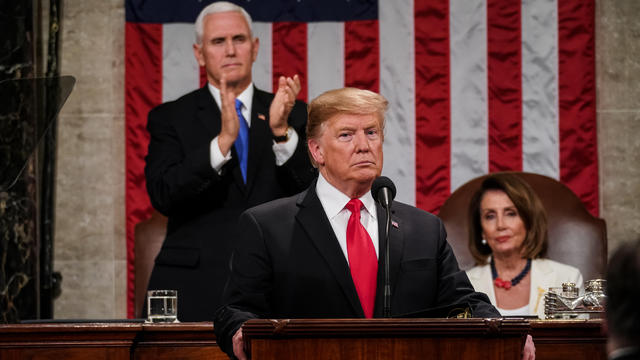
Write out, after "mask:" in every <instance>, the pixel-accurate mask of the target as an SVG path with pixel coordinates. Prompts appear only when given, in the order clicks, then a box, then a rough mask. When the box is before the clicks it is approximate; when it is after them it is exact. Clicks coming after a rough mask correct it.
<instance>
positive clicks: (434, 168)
mask: <svg viewBox="0 0 640 360" xmlns="http://www.w3.org/2000/svg"><path fill="white" fill-rule="evenodd" d="M414 16H415V23H414V29H415V76H416V79H415V93H416V154H415V158H416V206H418V207H420V208H422V209H424V210H427V211H431V212H437V211H438V209H439V208H440V205H442V204H443V203H444V201H445V200H446V199H447V197H448V196H449V193H450V182H451V178H450V176H451V175H450V167H451V161H450V154H449V152H450V148H451V144H450V139H449V134H450V131H449V130H450V128H449V126H450V122H451V114H450V111H449V106H450V100H449V75H450V69H449V4H448V2H446V1H440V0H416V2H415V3H414Z"/></svg>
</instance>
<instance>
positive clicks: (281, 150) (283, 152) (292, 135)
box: [272, 127, 299, 166]
mask: <svg viewBox="0 0 640 360" xmlns="http://www.w3.org/2000/svg"><path fill="white" fill-rule="evenodd" d="M287 136H289V140H287V141H285V142H283V143H277V142H275V141H274V142H273V146H272V149H273V153H274V154H275V155H276V165H277V166H282V165H283V164H284V163H286V162H287V161H288V160H289V159H290V158H291V157H292V156H293V153H295V152H296V148H297V147H298V139H299V138H298V133H297V132H296V131H295V130H294V129H293V128H292V127H289V128H288V129H287Z"/></svg>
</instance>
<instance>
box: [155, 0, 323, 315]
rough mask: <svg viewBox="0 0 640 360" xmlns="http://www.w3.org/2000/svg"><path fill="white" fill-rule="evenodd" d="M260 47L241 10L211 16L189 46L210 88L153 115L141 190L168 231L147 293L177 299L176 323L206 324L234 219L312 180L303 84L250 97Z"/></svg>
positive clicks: (230, 7)
mask: <svg viewBox="0 0 640 360" xmlns="http://www.w3.org/2000/svg"><path fill="white" fill-rule="evenodd" d="M258 45H259V41H258V39H257V38H254V37H253V35H252V32H251V18H250V16H249V15H248V14H247V13H246V11H244V9H242V8H241V7H239V6H237V5H234V4H231V3H228V2H217V3H213V4H211V5H209V6H207V7H206V8H204V9H203V10H202V12H201V13H200V15H199V16H198V19H197V20H196V43H195V44H194V45H193V50H194V55H195V57H196V59H197V61H198V63H199V64H200V65H201V66H204V67H205V69H206V73H207V81H208V83H207V85H206V86H204V87H203V88H201V89H199V90H196V91H193V92H191V93H189V94H186V95H184V96H182V97H181V98H179V99H178V100H176V101H171V102H168V103H165V104H162V105H160V106H158V107H156V108H155V109H153V110H152V111H151V112H149V119H148V125H147V128H148V130H149V133H150V135H151V140H150V143H149V152H148V155H147V158H146V168H145V175H146V180H147V189H148V192H149V196H150V198H151V203H152V204H153V206H154V207H155V208H156V209H157V210H158V211H160V212H161V213H163V214H165V215H167V216H168V225H167V235H166V239H165V241H164V243H163V245H162V249H161V250H160V253H159V254H158V256H157V258H156V260H155V266H154V269H153V272H152V274H151V278H150V281H149V286H148V288H149V289H176V290H178V298H179V300H178V318H179V319H180V320H181V321H200V320H208V321H210V320H212V318H213V313H214V311H215V309H216V308H217V307H218V305H219V300H220V296H221V293H222V289H223V287H224V283H225V281H226V278H227V274H228V269H229V266H228V263H229V259H230V256H231V251H232V244H233V243H234V242H235V240H236V232H235V229H236V227H235V225H236V224H237V220H238V217H239V215H240V213H241V212H242V211H243V210H245V209H247V208H249V207H251V206H255V205H258V204H261V203H264V202H266V201H270V200H273V199H276V198H279V197H283V196H290V195H292V194H295V193H297V192H299V191H301V190H302V189H304V188H306V187H307V186H308V185H309V183H310V182H311V181H312V180H313V178H314V177H315V172H314V169H313V167H312V166H311V163H310V162H309V159H308V156H307V154H306V141H305V134H304V129H305V124H306V107H305V104H304V103H302V102H297V101H296V100H295V98H296V95H297V94H298V92H299V91H300V81H299V79H298V77H297V76H294V77H293V78H284V77H281V78H280V79H279V87H278V90H277V92H276V94H275V95H274V94H270V93H267V92H264V91H261V90H259V89H257V88H255V87H254V85H253V83H252V80H251V68H252V64H253V62H254V61H255V59H256V56H257V53H258ZM247 143H248V145H247ZM247 148H248V149H247Z"/></svg>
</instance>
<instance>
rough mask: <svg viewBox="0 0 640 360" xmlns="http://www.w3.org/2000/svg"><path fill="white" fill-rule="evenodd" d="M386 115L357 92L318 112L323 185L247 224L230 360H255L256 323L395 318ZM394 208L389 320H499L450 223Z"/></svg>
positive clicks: (264, 208) (247, 218)
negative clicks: (460, 311)
mask: <svg viewBox="0 0 640 360" xmlns="http://www.w3.org/2000/svg"><path fill="white" fill-rule="evenodd" d="M386 108H387V100H386V99H385V98H384V97H382V96H381V95H379V94H376V93H373V92H371V91H367V90H359V89H354V88H345V89H338V90H332V91H328V92H325V93H324V94H322V95H320V96H319V97H317V98H316V99H315V100H313V101H312V102H311V104H310V105H309V112H308V122H307V139H308V140H307V145H308V151H309V154H310V156H311V160H312V162H313V164H314V165H315V166H316V167H317V168H318V169H319V172H320V175H319V176H318V179H317V180H316V181H315V182H314V183H312V185H311V186H310V187H309V188H308V189H307V190H306V191H304V192H302V193H300V194H298V195H295V196H292V197H289V198H283V199H279V200H275V201H272V202H269V203H266V204H263V205H260V206H257V207H254V208H251V209H249V210H247V211H246V212H244V213H243V215H242V216H241V217H240V223H239V229H240V237H239V239H238V243H237V245H236V249H235V251H234V253H233V256H232V261H231V264H230V266H231V273H230V276H229V279H228V281H227V285H226V288H225V291H224V295H223V299H222V301H221V303H222V304H224V305H223V306H222V307H221V308H220V309H219V310H218V311H217V313H216V317H215V322H214V324H215V332H216V336H217V337H218V343H219V345H220V347H221V348H222V349H223V350H224V351H225V352H227V353H228V354H229V355H230V356H234V355H235V356H237V357H238V358H240V359H243V358H245V354H244V351H243V340H242V330H241V326H242V324H243V323H244V322H245V321H247V320H249V319H253V318H365V317H366V318H372V317H383V316H384V315H385V313H384V311H383V308H384V302H385V299H384V298H385V296H384V291H383V290H384V287H385V286H384V279H385V276H384V273H385V272H384V267H385V262H386V261H385V256H384V249H385V245H386V236H385V225H386V210H385V208H384V207H383V206H381V205H380V204H379V203H376V200H375V199H374V195H372V194H371V187H372V184H373V183H374V180H376V178H378V177H379V176H380V173H381V172H382V164H383V151H382V143H383V140H384V113H385V111H386ZM390 208H391V226H390V229H389V235H388V238H389V245H390V252H389V253H390V256H389V270H390V271H389V273H390V277H389V278H390V284H391V292H390V293H391V296H390V301H389V303H390V314H387V315H391V316H402V315H406V314H413V315H414V316H419V317H426V314H429V313H430V314H431V316H435V317H446V316H447V312H448V311H450V309H451V307H452V306H453V307H462V308H467V309H468V310H469V311H470V313H471V314H472V316H474V317H497V316H500V314H499V313H498V312H497V310H496V309H495V308H494V307H493V305H491V304H490V302H489V299H488V298H487V296H486V295H485V294H482V293H478V292H475V291H474V289H473V287H472V286H471V284H470V283H469V280H468V278H467V276H466V275H465V273H464V271H461V270H460V269H459V267H458V263H457V261H456V258H455V257H454V255H453V252H452V250H451V247H450V246H449V244H448V243H447V240H446V233H445V230H444V226H443V224H442V222H441V221H440V219H438V218H437V217H436V216H434V215H432V214H430V213H427V212H425V211H422V210H420V209H417V208H415V207H413V206H409V205H406V204H403V203H400V202H392V204H391V206H390ZM428 309H431V310H432V311H431V312H429V311H428ZM433 309H436V310H433ZM408 316H411V315H408Z"/></svg>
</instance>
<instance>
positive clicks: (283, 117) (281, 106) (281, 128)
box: [269, 75, 301, 136]
mask: <svg viewBox="0 0 640 360" xmlns="http://www.w3.org/2000/svg"><path fill="white" fill-rule="evenodd" d="M300 89H301V86H300V78H299V77H298V75H294V76H293V78H290V77H286V78H285V77H284V76H280V79H278V90H277V91H276V94H275V96H274V98H273V101H272V102H271V107H270V109H269V126H270V127H271V132H272V133H273V134H274V135H276V136H282V135H285V134H286V132H287V128H288V127H289V125H288V123H287V119H288V118H289V114H291V109H293V105H294V104H295V102H296V96H298V93H300Z"/></svg>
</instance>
